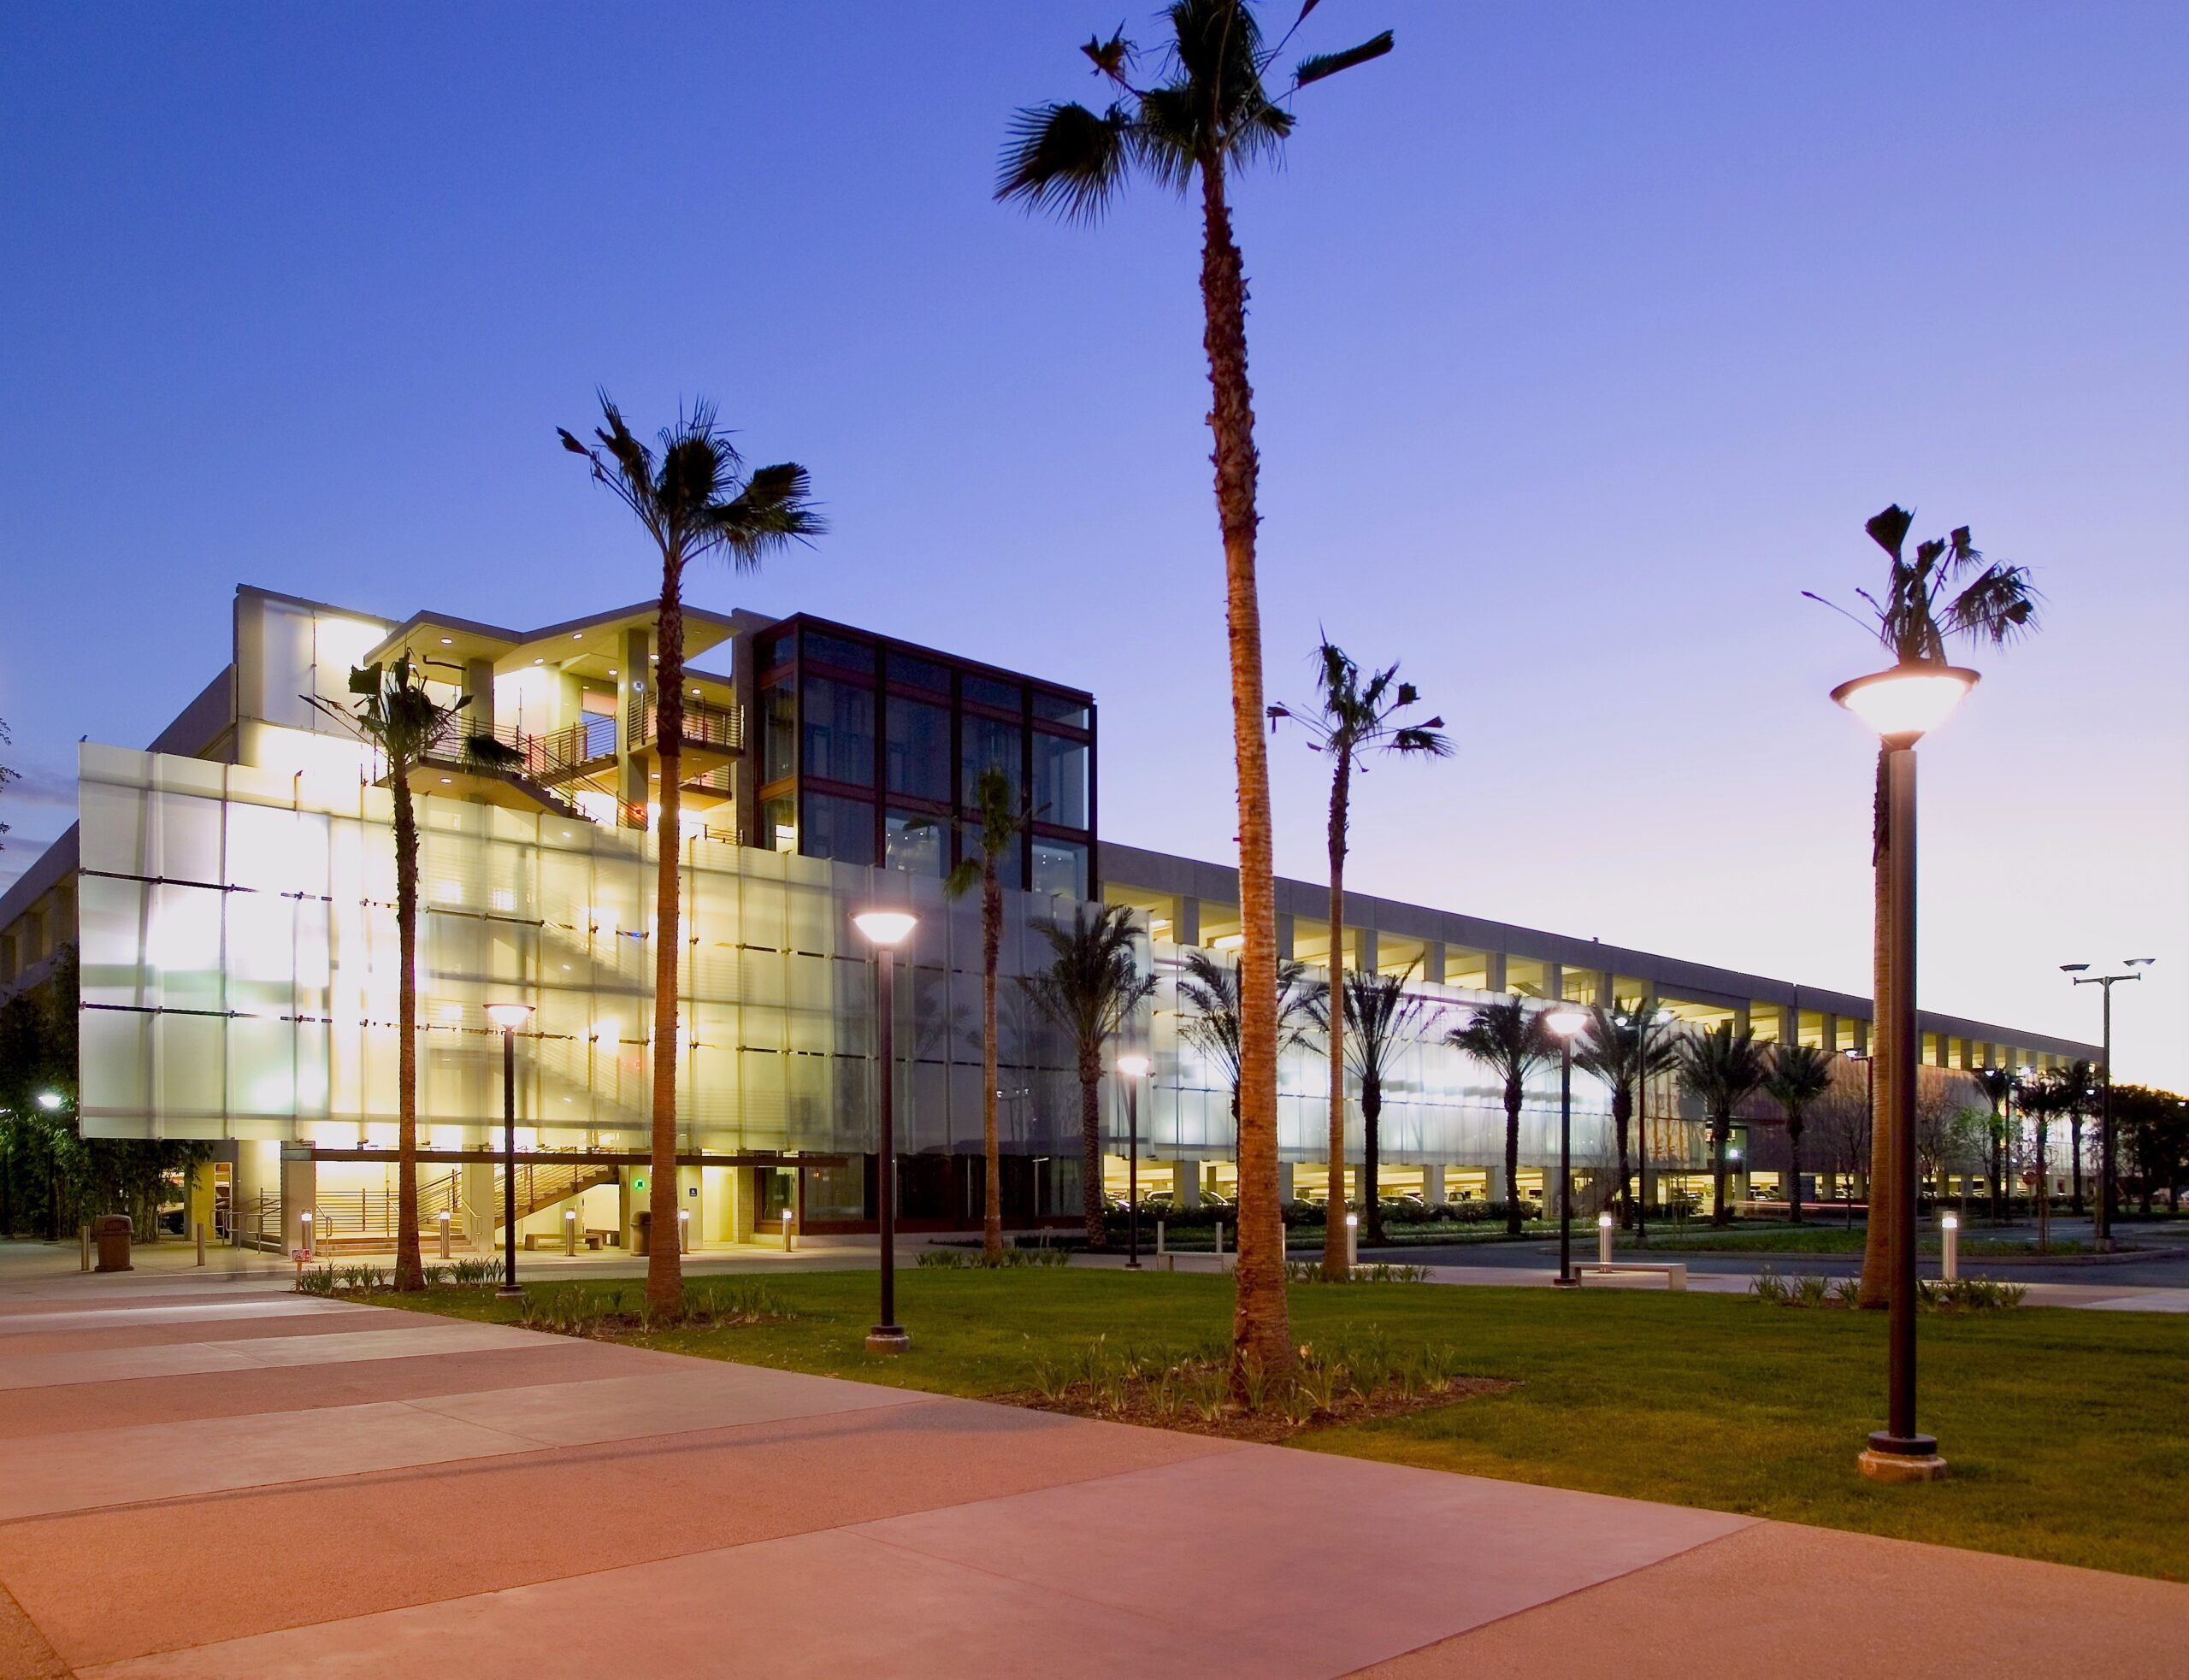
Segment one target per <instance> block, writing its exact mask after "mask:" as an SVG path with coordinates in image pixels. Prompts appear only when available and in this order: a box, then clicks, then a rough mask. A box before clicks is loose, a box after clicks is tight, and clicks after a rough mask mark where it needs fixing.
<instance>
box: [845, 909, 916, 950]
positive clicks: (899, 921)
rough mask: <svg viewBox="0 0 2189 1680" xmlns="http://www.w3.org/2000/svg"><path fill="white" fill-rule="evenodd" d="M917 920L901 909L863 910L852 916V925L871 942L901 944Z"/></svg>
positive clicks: (914, 926)
mask: <svg viewBox="0 0 2189 1680" xmlns="http://www.w3.org/2000/svg"><path fill="white" fill-rule="evenodd" d="M919 920H920V919H919V917H917V916H913V915H911V914H910V913H908V912H906V911H901V910H863V911H860V912H859V913H858V915H857V916H854V917H852V925H853V927H855V928H858V930H859V932H860V933H862V934H865V935H866V937H867V939H868V940H870V942H871V943H873V944H876V945H901V944H903V943H904V942H905V940H906V937H907V936H908V935H909V934H911V933H912V929H913V928H916V927H917V926H918V925H919Z"/></svg>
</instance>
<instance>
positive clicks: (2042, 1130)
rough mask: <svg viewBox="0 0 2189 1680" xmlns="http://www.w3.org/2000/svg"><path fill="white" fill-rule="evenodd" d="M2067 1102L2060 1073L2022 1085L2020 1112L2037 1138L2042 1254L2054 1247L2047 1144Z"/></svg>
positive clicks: (2046, 1075) (2065, 1090) (2044, 1076)
mask: <svg viewBox="0 0 2189 1680" xmlns="http://www.w3.org/2000/svg"><path fill="white" fill-rule="evenodd" d="M2067 1104H2068V1092H2067V1087H2066V1085H2065V1084H2064V1083H2063V1082H2062V1079H2061V1076H2059V1075H2058V1074H2057V1073H2052V1074H2041V1075H2039V1076H2038V1077H2037V1078H2035V1079H2033V1080H2031V1081H2030V1082H2028V1083H2027V1085H2024V1086H2023V1087H2022V1088H2021V1111H2022V1112H2023V1114H2025V1115H2026V1116H2027V1117H2028V1118H2029V1120H2030V1122H2031V1123H2032V1126H2033V1131H2034V1134H2035V1141H2036V1151H2035V1152H2036V1162H2035V1164H2036V1167H2037V1252H2038V1253H2040V1254H2043V1253H2049V1252H2050V1249H2051V1247H2052V1169H2051V1166H2050V1163H2049V1162H2048V1161H2047V1160H2046V1155H2047V1153H2048V1150H2047V1148H2046V1145H2047V1143H2048V1141H2050V1134H2051V1130H2052V1119H2053V1117H2054V1116H2055V1115H2057V1114H2060V1113H2062V1112H2063V1111H2065V1109H2066V1107H2067Z"/></svg>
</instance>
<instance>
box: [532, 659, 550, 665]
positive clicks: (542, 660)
mask: <svg viewBox="0 0 2189 1680" xmlns="http://www.w3.org/2000/svg"><path fill="white" fill-rule="evenodd" d="M532 663H534V664H535V665H544V664H546V663H547V662H546V660H545V659H535V660H534V661H533V662H532Z"/></svg>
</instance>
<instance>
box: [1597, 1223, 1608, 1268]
mask: <svg viewBox="0 0 2189 1680" xmlns="http://www.w3.org/2000/svg"><path fill="white" fill-rule="evenodd" d="M1611 1244H1612V1217H1611V1215H1610V1214H1609V1213H1608V1212H1604V1213H1599V1214H1598V1215H1597V1216H1596V1264H1598V1265H1600V1266H1608V1265H1610V1264H1611Z"/></svg>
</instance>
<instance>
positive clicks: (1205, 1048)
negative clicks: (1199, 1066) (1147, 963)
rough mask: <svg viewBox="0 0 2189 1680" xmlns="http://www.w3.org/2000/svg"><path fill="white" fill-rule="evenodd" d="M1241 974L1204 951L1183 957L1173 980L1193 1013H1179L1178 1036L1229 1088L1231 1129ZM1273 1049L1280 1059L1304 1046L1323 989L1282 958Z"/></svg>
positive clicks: (1239, 1050) (1238, 1098)
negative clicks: (1221, 1074) (1214, 1066)
mask: <svg viewBox="0 0 2189 1680" xmlns="http://www.w3.org/2000/svg"><path fill="white" fill-rule="evenodd" d="M1245 984H1246V970H1245V968H1244V967H1243V966H1242V967H1236V968H1235V967H1234V966H1232V965H1231V964H1229V963H1224V962H1219V961H1218V959H1217V958H1213V957H1212V956H1210V955H1209V954H1208V952H1206V951H1189V952H1187V953H1186V969H1185V972H1184V973H1183V974H1182V975H1180V976H1178V999H1179V1001H1180V1002H1181V1003H1183V1004H1188V1005H1191V1006H1192V1011H1193V1012H1192V1013H1191V1014H1187V1013H1186V1012H1185V1011H1183V1010H1181V1011H1179V1022H1178V1035H1179V1036H1180V1037H1181V1038H1183V1039H1184V1040H1185V1041H1186V1042H1187V1043H1188V1044H1190V1045H1191V1046H1193V1047H1194V1048H1195V1049H1196V1050H1198V1051H1199V1052H1201V1054H1202V1055H1204V1056H1206V1057H1207V1058H1209V1060H1211V1061H1212V1062H1214V1063H1215V1064H1217V1066H1218V1067H1219V1068H1221V1069H1222V1070H1224V1078H1225V1080H1226V1081H1227V1082H1229V1083H1230V1087H1231V1124H1232V1125H1233V1127H1235V1128H1236V1127H1237V1126H1238V1125H1239V1123H1240V1111H1241V1108H1242V1086H1243V1075H1242V1070H1243V1069H1244V1067H1245V1064H1246V1055H1245V1040H1246V1017H1247V1009H1246V1005H1245V1003H1244V1001H1243V996H1242V993H1243V988H1244V987H1245ZM1277 988H1278V989H1277V1009H1276V1014H1277V1051H1278V1052H1279V1053H1280V1054H1282V1053H1283V1052H1285V1051H1287V1050H1296V1049H1299V1048H1301V1047H1302V1046H1305V1045H1306V1044H1307V1041H1308V1037H1309V1035H1310V1034H1311V1033H1313V1030H1314V1029H1315V1023H1316V1021H1317V1018H1318V1017H1319V1013H1320V1010H1319V1004H1320V1001H1321V994H1322V989H1323V988H1322V987H1321V985H1320V984H1319V982H1318V981H1313V980H1310V979H1309V978H1308V977H1307V964H1305V963H1302V962H1299V961H1297V960H1295V958H1290V957H1287V958H1284V959H1283V961H1282V962H1280V963H1278V964H1277Z"/></svg>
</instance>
